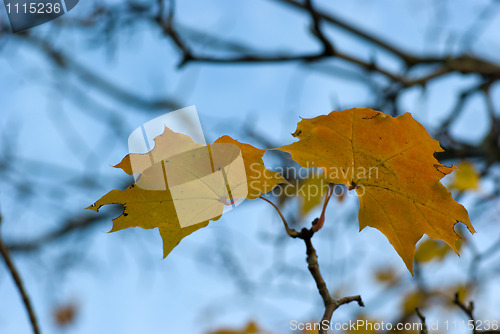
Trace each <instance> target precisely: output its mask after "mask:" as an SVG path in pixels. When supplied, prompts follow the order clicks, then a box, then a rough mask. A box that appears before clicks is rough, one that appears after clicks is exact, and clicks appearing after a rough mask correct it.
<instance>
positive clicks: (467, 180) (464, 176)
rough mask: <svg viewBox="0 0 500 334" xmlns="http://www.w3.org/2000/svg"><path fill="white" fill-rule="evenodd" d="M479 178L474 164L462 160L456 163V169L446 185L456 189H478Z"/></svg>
mask: <svg viewBox="0 0 500 334" xmlns="http://www.w3.org/2000/svg"><path fill="white" fill-rule="evenodd" d="M479 179H480V176H479V174H478V172H477V171H476V169H475V168H474V165H473V164H471V163H470V162H468V161H462V162H460V163H459V164H458V170H457V171H456V172H455V174H454V177H453V179H452V181H451V183H450V184H449V186H448V187H449V188H450V189H455V190H458V191H466V190H478V189H479Z"/></svg>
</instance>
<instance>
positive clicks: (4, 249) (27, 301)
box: [0, 217, 40, 334]
mask: <svg viewBox="0 0 500 334" xmlns="http://www.w3.org/2000/svg"><path fill="white" fill-rule="evenodd" d="M0 223H1V217H0ZM0 253H2V257H3V259H4V260H5V264H6V265H7V269H8V270H9V272H10V274H11V275H12V278H13V279H14V282H15V284H16V286H17V289H18V290H19V293H20V294H21V297H22V298H23V303H24V307H25V308H26V311H27V312H28V315H29V318H30V323H31V327H32V328H33V333H35V334H40V328H39V327H38V321H37V318H36V315H35V311H34V310H33V306H32V305H31V301H30V298H29V296H28V293H27V292H26V289H25V288H24V285H23V281H22V279H21V276H20V275H19V272H18V271H17V269H16V267H15V265H14V262H13V261H12V258H11V257H10V253H9V250H8V248H7V246H5V244H4V242H3V240H2V238H1V235H0Z"/></svg>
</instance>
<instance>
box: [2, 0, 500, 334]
mask: <svg viewBox="0 0 500 334" xmlns="http://www.w3.org/2000/svg"><path fill="white" fill-rule="evenodd" d="M108 2H109V5H110V6H117V7H119V6H120V5H122V3H121V2H120V1H104V2H96V1H90V0H87V1H80V3H79V4H78V5H77V7H75V8H74V9H73V10H72V11H71V12H69V13H68V14H66V15H64V16H63V17H61V18H59V19H57V20H55V21H52V22H50V23H47V24H44V25H41V26H38V27H35V28H33V29H31V30H30V31H29V33H28V35H29V36H30V37H26V35H25V34H20V35H17V34H12V33H9V32H7V31H2V32H0V75H1V79H0V175H1V178H0V212H1V215H2V226H1V229H2V237H3V239H4V240H5V242H6V243H7V244H9V243H16V242H22V241H27V240H28V241H29V240H33V239H34V238H37V237H38V236H40V235H44V234H45V233H46V232H47V231H51V230H53V229H57V227H58V226H61V224H63V223H64V222H66V221H67V220H68V219H70V218H71V217H76V216H77V215H82V216H87V215H93V213H92V212H85V210H84V209H85V207H87V206H88V205H90V204H92V203H93V202H94V201H96V200H97V199H98V198H100V197H101V196H102V195H104V194H105V193H106V192H108V191H109V190H111V189H123V188H125V186H126V185H127V182H131V177H128V176H127V175H125V174H124V173H123V172H122V171H121V170H119V169H114V168H112V167H111V166H112V165H115V164H116V163H118V162H119V161H120V160H121V159H122V157H123V156H125V155H126V154H127V153H128V151H127V140H128V136H129V135H130V133H131V132H132V131H133V130H134V129H135V128H137V127H138V126H140V125H141V124H143V123H145V122H147V121H149V120H151V119H153V118H155V117H157V116H160V115H162V114H164V113H166V112H168V111H170V110H171V109H169V108H159V109H156V110H153V109H147V108H142V107H141V106H138V105H134V103H130V102H127V101H124V100H123V99H119V98H114V97H112V96H110V95H109V94H106V93H103V92H102V91H100V88H99V86H98V85H92V84H90V83H89V82H87V81H86V80H81V76H78V75H75V74H74V72H72V71H70V70H66V69H65V68H61V67H59V66H55V65H54V63H53V61H52V60H51V59H50V57H48V56H47V54H46V53H44V52H41V51H40V47H39V46H37V45H36V43H35V42H33V40H31V39H30V38H34V39H37V38H38V39H41V40H44V41H50V44H51V45H52V46H53V47H54V48H55V49H57V50H61V51H62V52H63V53H64V54H65V55H67V56H68V57H69V59H70V60H71V61H74V62H77V63H79V64H82V65H84V66H85V67H86V68H88V69H91V70H92V71H93V72H94V73H97V74H98V75H99V76H101V77H103V78H105V79H106V80H108V81H110V82H113V83H114V84H115V85H117V86H118V87H120V88H121V89H123V90H125V91H130V92H134V94H136V95H137V96H142V97H144V99H145V100H153V99H161V98H165V97H166V98H168V99H171V100H172V101H175V102H176V103H177V104H178V106H179V107H187V106H190V105H196V107H197V110H198V113H199V116H200V120H201V123H202V126H203V129H204V132H205V135H206V137H207V141H208V142H213V141H214V140H215V139H217V138H218V137H220V136H222V135H225V134H227V135H230V136H232V137H233V138H235V139H238V140H240V141H242V142H246V143H249V144H252V145H254V146H257V147H261V148H262V147H264V145H265V144H264V143H263V142H259V141H258V140H256V138H258V137H263V138H265V139H266V140H267V141H268V143H271V144H272V145H275V147H277V146H280V145H284V144H286V143H290V142H292V141H293V140H294V139H293V137H292V136H291V135H290V133H293V132H294V130H295V127H296V123H297V122H298V121H299V120H300V117H303V118H311V117H315V116H318V115H322V114H326V113H328V112H330V111H331V110H342V109H346V108H351V107H374V105H375V103H374V101H375V100H376V96H375V95H376V93H374V91H372V90H370V89H368V88H367V87H368V86H367V84H366V80H368V79H367V78H368V76H369V77H370V78H371V79H370V80H372V79H373V80H374V81H375V82H381V83H383V82H384V81H385V80H386V78H384V77H383V76H382V75H380V74H373V75H372V74H364V73H361V72H360V74H359V76H354V75H352V72H353V71H354V70H356V67H355V66H354V65H352V64H348V63H346V62H345V61H343V60H339V59H331V60H326V61H320V62H283V63H262V64H261V63H250V64H216V63H215V64H214V63H202V62H192V63H188V64H186V65H185V66H183V67H180V68H179V67H178V65H179V63H180V62H181V61H182V55H181V53H180V52H179V50H178V48H177V47H176V46H175V45H174V44H173V43H172V41H171V40H170V39H169V38H167V37H166V36H164V35H163V34H162V33H161V31H160V29H158V28H157V27H154V26H152V25H151V23H149V22H145V21H144V22H140V21H139V22H137V23H134V24H129V22H128V21H127V18H123V19H122V20H120V19H119V20H117V25H116V26H109V27H99V22H97V23H95V25H96V27H97V28H96V29H90V28H88V29H87V28H81V27H79V26H73V25H72V21H74V20H77V19H78V18H81V17H85V16H86V15H88V13H90V12H92V10H93V9H94V8H95V7H96V6H97V4H98V3H99V4H100V5H104V4H106V5H108ZM137 3H138V4H142V5H144V6H151V7H153V6H155V5H156V2H149V1H141V2H139V1H138V2H137ZM315 5H316V6H317V8H321V9H322V10H323V11H325V12H327V13H328V12H330V13H333V14H335V15H336V16H338V17H341V18H343V19H344V20H346V21H349V22H351V23H352V24H353V25H355V26H357V27H361V28H363V29H365V30H367V31H369V32H371V33H373V34H375V35H377V36H383V37H384V38H385V39H386V40H388V41H390V42H391V43H393V44H395V45H398V46H399V47H401V48H402V49H404V50H409V51H411V52H412V53H415V54H419V55H420V54H433V55H434V54H437V55H443V54H450V55H456V54H463V53H464V52H470V53H474V54H478V55H480V56H481V57H483V58H485V59H489V60H490V61H492V62H496V63H498V62H499V61H500V59H499V56H498V55H499V54H500V40H499V37H498V32H499V31H500V16H499V15H498V13H499V10H500V3H499V2H498V1H490V0H475V1H465V0H459V1H445V0H442V1H434V0H432V1H431V0H419V1H395V0H381V1H376V2H375V1H368V0H353V1H343V2H331V1H327V0H323V1H319V0H318V1H315ZM485 8H489V9H488V13H487V14H488V15H487V17H486V16H485V18H484V21H485V22H487V24H486V23H485V26H484V27H482V28H481V29H482V30H481V33H480V34H478V35H477V38H476V37H475V38H473V40H471V41H470V42H468V43H463V40H464V39H465V38H467V33H468V31H470V30H471V29H472V28H473V27H474V26H475V25H477V24H478V23H477V22H478V17H479V16H480V15H484V13H483V12H484V10H485ZM116 15H117V16H119V12H117V14H116ZM0 20H1V21H2V22H3V26H4V27H5V22H6V20H7V17H6V12H5V8H4V6H3V5H0ZM175 24H176V25H177V26H178V27H179V33H180V34H181V35H182V33H183V32H184V33H185V32H186V31H190V30H195V31H200V32H204V33H206V34H209V35H213V36H217V37H218V38H219V39H220V40H222V41H227V42H228V43H229V42H230V41H236V42H237V43H238V44H241V45H245V46H247V47H248V48H250V49H252V50H256V51H258V52H262V53H264V54H273V53H278V52H284V53H291V54H293V53H303V52H304V51H308V52H315V51H318V50H319V49H320V48H321V46H320V45H319V43H318V41H317V40H315V39H314V38H312V37H311V33H310V24H311V22H310V17H309V16H308V15H305V14H304V13H303V12H301V11H299V10H296V9H294V8H291V7H287V6H285V5H283V4H282V3H280V2H279V1H272V0H237V1H235V0H214V1H203V0H183V1H178V2H177V4H176V8H175ZM106 32H108V33H109V35H107V34H106ZM325 32H326V34H327V35H328V36H329V37H331V39H332V40H333V41H334V43H335V47H337V48H338V49H340V50H343V51H345V52H348V53H349V54H353V55H356V56H357V57H359V58H361V59H364V60H367V61H368V60H370V59H376V61H377V64H380V65H381V66H383V67H384V68H387V69H390V70H392V71H394V72H398V71H403V65H402V64H401V63H400V62H399V61H397V60H396V59H395V58H394V57H393V56H392V55H390V54H388V53H387V52H384V51H379V50H377V49H375V48H374V47H373V46H372V45H370V44H368V43H366V41H363V40H361V39H357V38H353V37H352V34H349V33H347V32H345V31H344V30H342V29H338V28H335V27H332V26H325ZM193 45H195V47H193V48H194V49H196V50H197V51H199V52H200V53H201V54H204V53H207V54H212V55H222V56H225V55H228V54H229V55H230V54H231V53H230V52H227V51H225V50H223V49H219V48H217V47H214V45H213V44H212V43H211V42H210V41H208V40H205V41H204V40H203V39H200V40H199V41H197V42H196V43H193ZM419 71H425V69H422V70H420V69H418V68H417V69H416V70H415V71H414V72H413V73H412V75H415V76H418V75H419V73H423V72H419ZM479 80H480V78H479V76H477V75H474V74H470V75H463V74H458V73H455V74H449V75H447V76H444V77H442V78H439V79H438V80H436V81H432V82H430V83H429V85H428V86H427V87H426V89H425V90H424V89H423V88H422V87H420V86H415V87H412V88H409V89H407V90H406V91H405V92H404V93H402V94H401V95H400V96H399V97H398V100H397V104H398V105H399V108H400V110H401V111H402V112H411V113H412V115H413V117H414V118H415V119H417V120H418V121H419V122H421V123H422V124H423V125H424V126H425V127H426V129H428V131H430V132H431V133H432V131H433V130H434V129H436V128H437V127H438V126H439V124H440V122H441V121H442V120H443V119H445V118H446V117H447V116H448V115H449V113H450V112H451V110H452V108H453V103H454V101H455V100H456V99H457V96H458V94H459V92H460V90H461V89H465V88H467V87H469V86H471V85H473V84H475V83H477V82H478V81H479ZM90 81H92V80H90ZM490 95H491V97H492V99H493V103H494V105H495V106H497V107H496V110H497V112H498V108H499V107H498V106H500V94H499V87H498V85H496V86H493V88H492V92H491V94H490ZM484 108H485V107H484V102H483V101H482V100H481V98H480V97H476V98H471V99H470V101H469V102H468V103H467V105H466V106H465V109H466V112H464V113H462V114H461V115H460V117H459V118H457V120H456V122H454V123H453V126H452V127H451V128H450V131H451V133H452V134H453V136H455V138H458V139H460V140H464V141H467V142H470V143H479V142H480V141H481V140H482V139H483V137H484V134H485V133H486V132H487V131H488V128H489V118H488V114H487V113H486V112H484ZM382 111H384V110H382ZM280 161H281V160H280V158H279V157H278V156H277V155H276V154H274V153H272V152H270V153H267V154H266V164H269V168H271V169H272V167H273V166H274V167H275V168H277V167H279V163H280ZM497 167H498V166H497ZM497 172H498V170H497ZM494 188H495V181H494V179H493V178H485V179H484V180H482V184H481V190H480V192H481V194H482V195H485V194H488V193H489V192H492V191H493V189H494ZM474 196H477V195H468V194H465V195H464V196H461V197H460V201H461V202H462V203H464V204H465V205H466V207H467V208H468V210H469V213H470V215H471V217H472V222H473V224H474V226H475V227H476V230H477V232H478V233H477V235H474V236H473V238H472V239H473V241H474V242H475V243H476V245H477V247H478V248H481V247H482V246H484V247H486V246H487V245H488V244H490V243H491V242H492V241H494V240H495V238H496V237H495V236H496V235H498V227H496V226H495V225H494V224H493V223H492V221H494V220H495V219H496V224H498V214H499V213H500V211H499V207H498V206H495V205H491V206H488V209H490V211H487V210H486V209H484V208H477V209H476V207H475V206H473V205H472V203H475V202H474V201H473V200H474V199H475V197H474ZM492 203H496V204H498V201H496V202H492ZM467 204H470V205H471V206H470V207H469V206H467ZM287 205H288V206H287V207H285V208H284V210H290V211H293V210H295V206H296V205H295V204H287ZM294 205H295V206H294ZM357 205H358V204H357V198H356V197H355V196H354V194H353V193H349V196H347V198H346V200H344V201H342V202H340V201H334V202H332V203H331V205H330V206H329V209H328V213H327V224H326V226H325V228H324V230H322V231H321V233H319V234H318V235H317V238H316V237H315V239H316V240H315V241H316V248H317V251H318V254H319V259H320V265H321V269H322V271H323V273H324V276H325V277H326V279H327V283H328V285H329V287H330V291H335V292H338V293H339V294H341V295H352V294H361V295H362V297H363V300H364V301H365V304H366V310H365V311H366V312H367V313H370V314H373V315H374V316H376V317H377V318H378V319H381V320H384V321H389V320H391V319H392V318H391V312H393V310H394V309H395V308H398V307H399V305H400V304H399V303H400V301H399V299H398V298H397V296H398V295H400V294H402V293H403V292H401V291H399V292H395V295H394V296H395V297H394V298H392V297H391V298H388V299H389V301H388V302H386V303H382V304H380V305H377V301H378V300H379V299H380V294H381V293H383V289H382V288H380V287H379V286H377V285H376V284H375V283H373V277H372V276H373V271H374V270H375V269H374V268H378V267H381V266H388V265H390V266H392V267H394V268H395V269H396V271H397V272H398V273H399V274H400V275H403V276H404V277H405V279H410V277H411V275H410V274H409V273H408V271H407V269H406V268H405V266H404V264H403V262H402V261H401V259H400V258H399V257H398V256H397V254H396V252H395V251H394V250H393V248H392V247H391V245H390V244H389V243H388V241H387V239H386V238H385V237H384V236H383V235H382V234H381V233H380V232H378V231H377V230H374V229H372V228H367V229H365V230H364V231H362V232H361V233H359V232H358V222H357ZM318 210H319V209H318ZM318 210H315V211H314V212H312V213H310V214H309V215H308V216H307V217H306V218H305V219H304V222H303V223H302V225H303V226H308V224H309V222H310V221H312V219H314V217H316V216H318ZM485 210H486V211H487V212H486V211H485ZM101 211H102V212H107V213H108V215H109V217H114V216H116V215H117V214H119V211H117V210H116V209H115V210H114V211H113V209H112V208H107V207H105V208H103V209H101ZM483 211H485V213H484V214H483ZM111 226H112V222H111V219H106V220H102V221H100V222H99V223H97V224H95V225H93V226H92V227H91V228H89V229H85V230H76V231H74V232H72V233H71V234H70V235H69V236H67V237H65V238H62V239H60V240H59V239H58V240H56V241H54V242H50V243H47V245H44V246H43V247H42V248H40V249H37V250H36V251H33V252H15V251H12V253H13V257H14V260H15V262H16V265H17V266H18V269H19V271H20V273H21V275H22V277H23V280H24V283H25V287H26V289H27V290H28V292H29V295H30V297H31V298H32V301H33V304H34V308H35V311H36V313H37V315H38V319H39V321H40V326H41V328H42V332H43V333H82V334H83V333H86V334H88V333H122V334H127V333H180V334H182V333H192V334H198V333H199V334H204V333H208V332H209V331H210V330H215V329H218V328H221V327H231V326H234V327H236V328H238V327H242V326H244V325H245V324H246V323H247V321H248V320H250V319H255V320H256V321H258V323H259V325H261V326H262V327H263V328H266V329H268V330H269V331H273V332H275V333H289V332H290V331H289V321H290V320H292V319H296V320H298V321H310V320H314V319H317V318H318V317H319V316H320V314H321V313H322V311H321V310H322V302H321V299H320V298H319V296H318V293H317V290H316V287H315V285H314V281H313V280H312V279H311V277H310V276H309V273H308V272H307V266H306V263H305V248H304V246H303V243H301V242H300V240H293V239H290V238H286V237H285V235H284V231H283V229H282V225H281V222H280V220H279V217H278V215H277V214H276V212H275V211H274V210H273V209H272V207H270V206H269V205H267V204H266V203H265V202H263V201H259V200H253V201H246V202H245V203H243V204H242V205H240V206H239V207H238V208H237V209H236V210H232V211H231V212H229V213H227V214H226V215H224V216H223V217H222V218H221V219H220V220H219V221H217V222H212V223H210V225H209V226H208V227H207V228H204V229H201V230H199V231H197V232H195V233H194V234H192V235H190V236H188V237H187V238H185V239H184V240H182V242H181V243H180V244H179V245H178V246H177V247H176V248H175V249H174V251H173V252H172V253H171V254H170V255H169V256H168V257H167V258H166V259H164V260H162V247H161V238H160V236H159V233H158V231H157V230H156V229H155V230H143V229H140V228H134V229H127V230H123V231H119V232H115V233H109V234H108V233H106V232H107V231H109V230H110V229H111ZM470 257H472V254H471V253H470V252H469V251H468V250H467V249H466V250H465V251H464V252H463V255H462V257H460V258H459V257H457V256H454V255H453V256H450V257H449V258H448V259H447V261H446V263H437V264H430V265H429V266H430V267H429V268H430V269H429V271H430V272H432V278H430V279H431V282H440V283H443V281H444V282H450V284H451V283H452V282H455V281H456V282H459V281H460V280H462V279H463V278H464V274H463V273H462V272H461V271H460V270H459V269H460V268H463V267H464V266H465V265H464V263H465V262H466V261H467V259H468V258H470ZM461 261H462V262H461ZM0 268H1V269H0V332H1V333H29V332H30V331H31V329H30V325H29V322H28V318H27V314H26V311H25V309H24V306H23V304H22V300H21V298H20V296H19V294H18V291H17V289H16V288H15V285H14V283H13V281H12V280H11V277H10V276H9V275H8V273H7V271H6V270H5V267H4V266H3V265H2V266H1V267H0ZM497 283H498V282H493V283H492V284H490V285H488V290H482V293H479V294H477V295H475V296H474V297H475V299H474V301H475V304H476V307H477V312H478V313H479V314H481V316H482V318H483V319H490V318H491V320H493V318H498V317H499V314H498V310H499V309H500V304H499V300H498V299H496V300H495V298H491V296H492V293H493V292H495V293H498V291H499V289H498V284H497ZM65 303H74V304H75V305H76V308H77V316H76V319H75V321H74V323H73V324H71V325H70V326H68V327H63V328H61V327H59V326H58V325H57V323H55V322H54V319H53V316H52V313H53V311H54V309H55V308H57V307H58V306H59V305H62V304H65ZM356 308H357V306H356V305H346V306H344V307H343V308H341V309H339V310H338V311H337V312H336V313H335V314H334V317H335V319H336V321H342V319H343V320H346V321H348V320H349V319H350V318H351V315H352V312H354V311H355V309H356ZM448 316H449V319H454V318H456V317H457V314H451V313H450V314H449V315H448ZM429 317H430V318H431V320H432V319H433V318H432V317H433V315H432V314H429ZM436 317H437V316H436ZM458 318H460V319H461V317H460V316H459V315H458Z"/></svg>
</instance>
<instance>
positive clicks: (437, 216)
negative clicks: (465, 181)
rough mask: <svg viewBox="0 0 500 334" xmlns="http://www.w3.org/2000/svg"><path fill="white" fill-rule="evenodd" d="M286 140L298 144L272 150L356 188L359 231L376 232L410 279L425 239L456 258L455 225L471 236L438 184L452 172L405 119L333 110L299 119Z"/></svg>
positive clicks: (464, 216) (459, 209)
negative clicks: (447, 248) (417, 247)
mask: <svg viewBox="0 0 500 334" xmlns="http://www.w3.org/2000/svg"><path fill="white" fill-rule="evenodd" d="M293 136H294V137H297V138H298V139H299V141H298V142H295V143H293V144H290V145H285V146H283V147H280V148H278V149H279V150H282V151H285V152H288V153H290V154H291V156H292V159H293V160H295V161H296V162H297V163H299V164H300V165H301V166H303V167H306V168H309V167H320V168H321V169H323V172H324V175H325V177H326V178H327V180H328V181H330V182H332V183H337V184H345V185H348V186H349V188H350V189H356V192H357V194H358V197H359V226H360V230H362V229H364V228H365V227H366V226H371V227H374V228H377V229H378V230H380V231H381V232H382V233H383V234H384V235H385V236H386V237H387V239H388V240H389V242H390V243H391V244H392V246H393V247H394V248H395V249H396V251H397V252H398V254H399V255H400V256H401V258H402V259H403V261H404V263H405V264H406V266H407V268H408V269H409V270H410V272H412V273H413V258H414V255H415V244H416V243H417V241H418V240H419V239H420V238H421V237H422V236H423V235H424V234H427V235H428V236H429V237H430V238H433V239H440V240H443V241H444V242H446V243H447V244H448V245H449V246H450V247H451V248H452V249H453V250H455V252H457V253H458V251H457V248H456V245H455V241H456V240H458V239H459V238H460V237H459V236H458V235H457V234H456V233H455V231H454V229H453V227H454V225H455V224H456V223H457V222H463V223H464V224H466V225H467V228H468V229H469V231H471V232H472V233H474V232H475V231H474V228H473V227H472V225H471V223H470V220H469V216H468V213H467V211H466V210H465V208H464V207H463V206H462V205H460V204H458V203H457V202H455V200H454V199H453V197H452V196H451V193H450V192H449V191H448V190H447V189H446V188H445V187H444V186H443V185H442V184H441V183H440V182H439V180H440V179H441V178H442V177H443V176H445V175H447V174H449V173H451V172H452V171H453V170H455V167H454V166H452V167H447V166H444V165H442V164H441V163H439V161H437V160H436V159H435V158H434V153H435V152H441V151H442V148H441V147H440V145H439V142H438V141H436V140H434V139H432V138H431V137H430V136H429V134H428V133H427V131H426V130H425V128H424V127H423V126H422V125H421V124H420V123H418V122H417V121H415V120H414V119H413V118H412V117H411V115H410V114H408V113H406V114H404V115H401V116H399V117H397V118H393V117H391V116H389V115H386V114H384V113H382V112H379V111H375V110H372V109H365V108H355V109H348V110H344V111H332V112H331V113H330V114H328V115H324V116H319V117H316V118H312V119H303V120H301V121H300V122H299V123H298V125H297V130H296V131H295V133H294V134H293Z"/></svg>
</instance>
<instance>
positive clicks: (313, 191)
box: [297, 170, 329, 217]
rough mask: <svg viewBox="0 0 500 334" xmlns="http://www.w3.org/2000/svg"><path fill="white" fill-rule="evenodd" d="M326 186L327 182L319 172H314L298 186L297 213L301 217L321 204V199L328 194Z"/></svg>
mask: <svg viewBox="0 0 500 334" xmlns="http://www.w3.org/2000/svg"><path fill="white" fill-rule="evenodd" d="M328 186H329V182H328V181H327V180H326V178H325V177H324V176H323V173H322V172H321V171H320V170H319V171H314V172H313V173H311V174H310V175H309V176H308V177H307V178H306V179H305V180H303V181H302V182H301V183H300V184H299V186H298V189H297V196H298V197H299V201H300V206H299V210H300V212H299V213H300V216H301V217H304V216H305V215H306V214H307V213H309V211H311V210H312V209H314V208H315V207H316V206H318V205H320V204H321V203H322V202H323V198H324V196H325V194H326V193H327V192H328Z"/></svg>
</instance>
